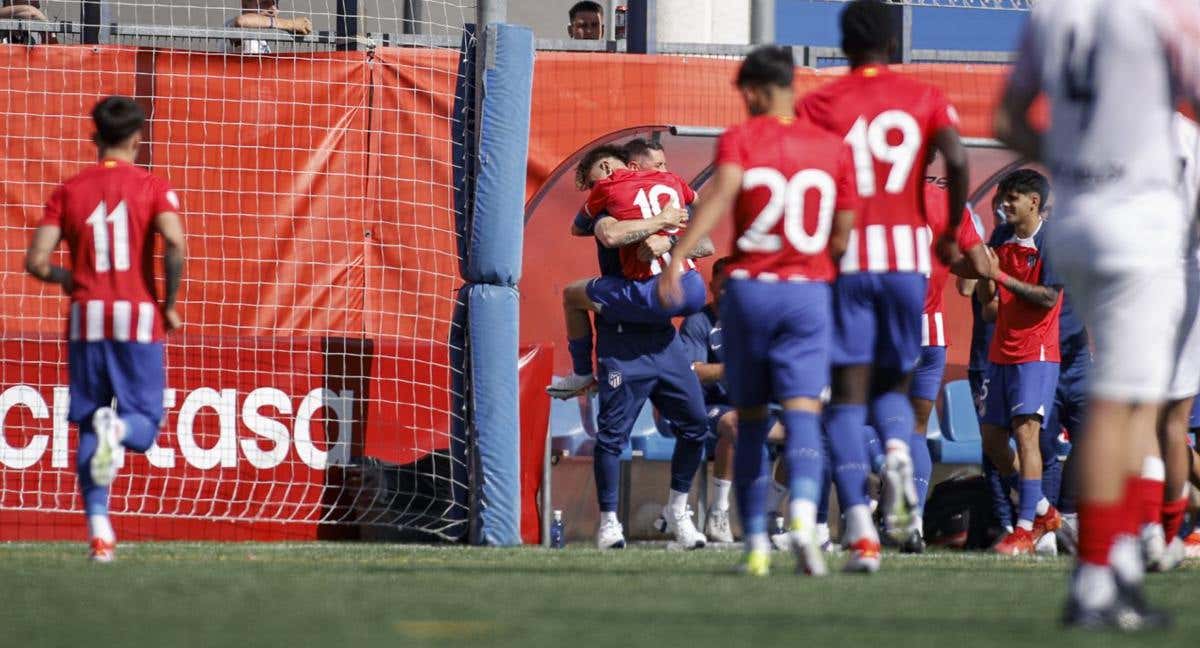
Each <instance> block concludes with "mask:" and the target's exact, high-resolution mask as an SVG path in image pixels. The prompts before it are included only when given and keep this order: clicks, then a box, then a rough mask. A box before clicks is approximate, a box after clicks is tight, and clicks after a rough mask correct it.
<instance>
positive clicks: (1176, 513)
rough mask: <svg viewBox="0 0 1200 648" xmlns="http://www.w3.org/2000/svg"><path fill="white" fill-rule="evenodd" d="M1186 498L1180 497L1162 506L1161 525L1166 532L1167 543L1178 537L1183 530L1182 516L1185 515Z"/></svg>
mask: <svg viewBox="0 0 1200 648" xmlns="http://www.w3.org/2000/svg"><path fill="white" fill-rule="evenodd" d="M1187 505H1188V498H1186V497H1181V498H1179V499H1177V500H1171V501H1170V502H1167V503H1166V504H1164V505H1163V516H1162V525H1163V531H1165V532H1166V536H1167V542H1170V541H1171V540H1173V539H1174V538H1175V537H1176V536H1178V535H1179V530H1180V529H1181V528H1183V514H1184V513H1187Z"/></svg>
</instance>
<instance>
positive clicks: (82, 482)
mask: <svg viewBox="0 0 1200 648" xmlns="http://www.w3.org/2000/svg"><path fill="white" fill-rule="evenodd" d="M98 443H99V439H97V438H96V432H95V430H93V429H92V421H91V418H90V417H89V418H88V419H86V420H84V421H81V422H80V423H79V450H78V452H77V454H76V456H75V473H76V475H78V478H79V494H80V495H82V496H83V512H84V514H86V515H87V516H88V521H89V530H90V521H91V518H92V517H96V516H99V517H103V518H105V519H107V518H108V487H107V486H97V485H96V483H95V482H94V481H92V466H91V462H92V456H93V455H95V454H96V445H97V444H98Z"/></svg>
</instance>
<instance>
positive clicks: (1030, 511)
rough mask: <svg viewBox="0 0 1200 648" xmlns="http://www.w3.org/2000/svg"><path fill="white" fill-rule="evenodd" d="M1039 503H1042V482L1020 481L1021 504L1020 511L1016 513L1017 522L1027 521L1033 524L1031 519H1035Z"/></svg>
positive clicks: (1036, 480) (1037, 480) (1038, 480)
mask: <svg viewBox="0 0 1200 648" xmlns="http://www.w3.org/2000/svg"><path fill="white" fill-rule="evenodd" d="M1040 501H1042V480H1040V479H1022V480H1021V503H1020V511H1019V512H1018V513H1017V521H1018V522H1020V521H1021V520H1028V521H1030V522H1033V519H1034V518H1036V517H1037V505H1038V502H1040Z"/></svg>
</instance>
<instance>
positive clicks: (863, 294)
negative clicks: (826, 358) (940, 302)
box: [831, 272, 927, 372]
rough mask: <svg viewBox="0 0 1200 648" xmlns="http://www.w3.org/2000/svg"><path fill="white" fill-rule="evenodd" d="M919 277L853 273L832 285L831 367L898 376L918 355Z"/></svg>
mask: <svg viewBox="0 0 1200 648" xmlns="http://www.w3.org/2000/svg"><path fill="white" fill-rule="evenodd" d="M926 283H927V280H926V279H925V275H923V274H921V273H919V272H889V273H885V274H877V273H870V272H859V273H855V274H846V275H842V276H841V277H838V279H837V281H835V282H834V283H833V351H832V354H831V359H832V363H833V366H835V367H845V366H848V365H865V364H873V365H875V366H876V367H882V368H885V369H896V370H899V371H903V372H909V371H912V370H913V367H915V366H916V365H917V359H918V358H920V356H921V313H922V312H924V310H925V286H926Z"/></svg>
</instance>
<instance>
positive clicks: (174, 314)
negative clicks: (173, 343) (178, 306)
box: [162, 308, 183, 333]
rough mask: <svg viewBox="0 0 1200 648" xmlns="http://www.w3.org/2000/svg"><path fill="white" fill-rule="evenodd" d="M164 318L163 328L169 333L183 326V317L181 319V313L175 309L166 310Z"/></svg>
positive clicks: (163, 313)
mask: <svg viewBox="0 0 1200 648" xmlns="http://www.w3.org/2000/svg"><path fill="white" fill-rule="evenodd" d="M162 316H163V328H165V329H166V330H167V332H168V333H170V332H171V331H174V330H176V329H178V328H179V327H181V326H183V317H181V316H180V315H179V311H177V310H175V309H174V308H164V309H163V312H162Z"/></svg>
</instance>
